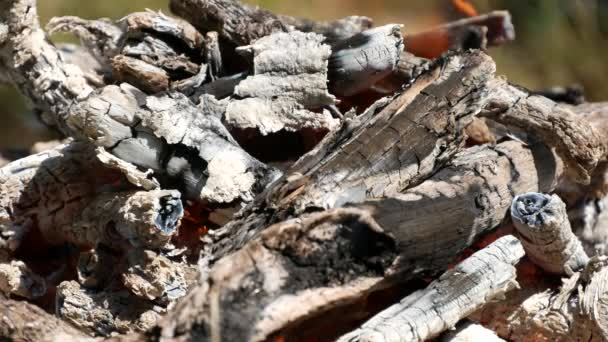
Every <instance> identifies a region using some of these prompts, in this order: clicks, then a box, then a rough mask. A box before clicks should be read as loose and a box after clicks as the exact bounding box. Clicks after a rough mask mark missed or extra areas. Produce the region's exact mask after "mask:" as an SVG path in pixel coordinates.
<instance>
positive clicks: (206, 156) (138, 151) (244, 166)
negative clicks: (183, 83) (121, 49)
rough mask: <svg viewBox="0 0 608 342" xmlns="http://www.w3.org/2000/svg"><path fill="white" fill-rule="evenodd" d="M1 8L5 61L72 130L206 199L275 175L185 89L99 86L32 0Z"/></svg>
mask: <svg viewBox="0 0 608 342" xmlns="http://www.w3.org/2000/svg"><path fill="white" fill-rule="evenodd" d="M0 10H1V15H0V19H1V20H2V22H3V23H6V25H7V28H8V30H7V34H6V35H5V40H4V45H3V48H2V51H1V54H0V55H1V56H0V59H1V60H2V64H3V66H4V67H6V68H7V71H8V72H9V74H10V75H12V79H13V81H14V83H15V84H16V85H17V86H18V88H19V89H20V90H21V91H22V92H23V93H24V94H26V96H27V97H29V98H30V99H31V100H32V101H33V102H34V104H35V106H36V107H37V108H39V109H43V110H45V111H47V112H48V113H50V114H51V116H52V117H53V118H54V121H55V124H56V125H57V126H58V127H59V128H60V129H61V130H62V131H63V132H64V133H66V134H67V135H70V136H73V137H77V138H81V139H84V140H89V141H91V142H93V143H94V144H96V145H97V146H102V147H105V148H108V149H110V150H112V152H114V151H113V150H114V149H118V150H117V151H121V152H120V155H118V153H117V152H114V154H115V155H117V156H119V157H120V158H123V159H125V161H127V162H132V163H134V164H136V165H138V166H140V167H142V168H150V169H153V170H154V171H155V172H156V173H158V174H159V175H162V176H167V177H169V178H172V179H173V180H174V181H177V182H178V183H182V187H183V190H184V194H185V197H186V198H188V199H194V200H197V201H200V202H210V203H222V204H225V203H233V202H236V203H240V202H241V201H249V200H251V199H252V198H253V196H254V194H255V193H257V192H259V191H261V190H262V189H263V187H264V186H265V185H266V184H268V182H270V181H271V180H273V179H274V178H275V177H276V176H277V173H276V171H275V170H273V169H271V168H268V167H267V166H265V165H264V164H262V163H260V162H259V161H257V160H256V159H254V158H253V157H251V156H250V155H248V154H247V153H246V152H245V151H243V150H242V149H241V148H240V147H239V146H238V145H237V144H236V142H235V141H234V140H233V139H232V138H231V137H230V135H229V133H228V131H227V130H226V129H225V128H224V126H223V125H222V124H221V122H220V120H219V119H218V118H216V117H212V116H205V117H199V116H198V115H197V114H198V109H197V108H196V107H195V106H194V104H192V103H190V102H189V101H188V99H187V98H185V96H182V95H180V94H167V95H163V96H149V97H146V96H145V94H143V93H142V92H141V91H139V90H137V89H135V88H133V87H129V86H126V85H123V87H117V86H114V85H111V86H106V87H103V88H101V89H99V90H97V91H95V92H93V89H92V88H91V87H90V86H88V85H87V83H86V80H85V78H84V77H83V76H82V73H81V72H80V71H79V69H78V68H76V67H74V66H70V65H66V64H65V63H63V61H62V59H61V58H60V56H59V55H58V52H57V50H56V49H55V48H54V47H53V46H52V45H51V44H50V43H49V42H48V40H47V39H46V37H45V34H44V31H42V29H40V27H39V23H38V19H37V14H36V6H35V1H34V0H11V1H9V2H5V3H3V4H2V6H1V7H0ZM140 123H141V125H140ZM121 144H124V146H122V147H121V146H120V145H121ZM162 156H166V157H165V158H161V157H162ZM142 159H143V160H142ZM161 159H162V160H161Z"/></svg>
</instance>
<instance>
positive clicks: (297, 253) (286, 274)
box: [160, 141, 560, 341]
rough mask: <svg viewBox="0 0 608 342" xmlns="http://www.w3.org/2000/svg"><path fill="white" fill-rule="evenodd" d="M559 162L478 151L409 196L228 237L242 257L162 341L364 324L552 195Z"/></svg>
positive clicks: (215, 269) (207, 285)
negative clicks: (407, 288) (382, 305)
mask: <svg viewBox="0 0 608 342" xmlns="http://www.w3.org/2000/svg"><path fill="white" fill-rule="evenodd" d="M543 151H544V152H543ZM553 158H554V157H553V156H552V154H551V153H550V152H549V151H546V149H544V148H539V150H537V151H535V152H533V151H531V150H529V149H528V148H527V147H525V146H524V145H522V144H521V143H519V142H515V141H509V142H504V143H501V144H500V145H498V146H496V147H489V146H484V147H478V148H472V149H468V150H465V151H463V152H462V153H460V154H459V155H457V156H456V158H455V159H454V161H453V162H452V163H450V165H449V166H447V167H445V168H443V169H442V170H440V171H439V172H438V173H437V174H435V175H434V176H433V177H431V178H429V179H428V180H427V181H425V182H423V183H422V184H420V185H419V186H417V187H413V188H411V189H409V190H406V191H404V192H403V193H402V194H397V195H393V196H386V197H383V198H380V199H376V200H371V199H370V200H368V201H365V202H363V203H359V204H351V205H346V206H345V207H343V208H335V209H329V210H327V211H321V212H317V213H313V214H299V215H297V214H296V216H297V217H296V218H293V219H291V220H287V221H284V222H279V223H276V224H274V225H271V226H270V227H268V228H266V229H263V230H260V231H259V232H258V233H257V234H255V235H253V237H250V240H249V241H248V242H247V243H246V244H244V245H242V246H239V245H238V244H237V241H236V239H235V238H234V236H227V237H224V238H227V239H229V240H231V241H232V244H231V248H234V249H233V251H234V252H233V253H231V254H223V253H227V250H218V251H216V252H215V253H214V255H213V257H214V258H220V259H219V260H217V261H216V262H215V263H214V264H213V266H212V268H211V269H210V272H209V275H208V276H209V278H208V279H207V280H205V281H204V282H203V283H202V284H201V285H198V286H196V287H195V288H194V289H193V290H192V291H191V292H190V294H189V295H187V296H186V297H185V298H184V300H182V301H180V302H178V304H177V306H176V308H175V311H174V313H172V314H169V315H168V316H167V317H166V318H165V319H164V320H163V321H162V323H161V324H160V325H161V327H162V331H161V332H160V336H163V337H165V338H173V337H176V336H178V335H182V334H183V333H184V332H185V333H186V334H187V335H186V336H182V337H184V338H194V339H198V338H202V339H204V338H211V337H212V336H221V337H222V339H225V340H252V341H258V340H264V339H266V338H269V337H272V336H279V335H280V336H285V337H286V338H289V336H291V335H289V334H290V332H293V331H298V326H300V324H304V322H307V321H309V320H314V319H318V320H322V317H324V316H323V315H325V314H328V312H331V311H332V310H337V311H338V312H341V313H342V314H341V315H342V316H341V317H342V319H347V317H351V319H352V317H353V316H355V317H357V315H361V314H362V313H361V312H358V311H357V310H352V311H348V312H345V311H340V310H345V308H346V307H348V305H349V304H355V303H360V302H361V301H362V300H363V299H364V298H366V297H367V296H369V295H370V294H371V293H374V292H375V291H379V290H381V289H385V288H387V287H389V286H391V285H395V284H396V283H399V282H403V281H406V280H408V279H416V278H420V277H424V276H425V275H431V274H436V273H437V272H441V271H444V270H445V268H446V267H447V265H448V264H449V263H450V262H452V261H453V260H454V258H455V256H457V255H458V254H459V253H461V252H463V251H464V250H465V249H466V248H467V247H468V246H470V245H471V244H472V243H473V241H475V240H476V237H478V236H479V235H480V234H483V233H484V232H488V231H490V230H491V229H492V228H494V227H496V226H497V225H499V224H500V223H501V221H502V220H503V219H504V217H505V215H506V213H507V212H508V209H509V206H510V204H511V201H512V199H513V197H514V196H515V194H516V193H519V192H520V191H531V189H538V188H543V189H545V190H544V191H549V190H550V189H551V188H552V187H553V186H554V185H555V179H556V178H558V177H559V174H560V171H559V166H558V165H557V164H556V160H555V159H553ZM523 175H525V176H523ZM549 179H552V180H553V181H548V180H549ZM430 212H432V213H433V215H428V213H430ZM438 213H441V214H440V215H438ZM258 215H263V214H258ZM454 222H458V224H457V225H455V224H454ZM216 238H217V237H216ZM222 256H224V257H223V258H222ZM218 310H219V311H218ZM245 322H247V323H246V324H245Z"/></svg>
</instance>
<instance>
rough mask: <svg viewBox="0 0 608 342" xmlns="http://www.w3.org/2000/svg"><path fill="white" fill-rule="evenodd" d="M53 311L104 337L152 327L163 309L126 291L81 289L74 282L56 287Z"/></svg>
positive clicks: (82, 328)
mask: <svg viewBox="0 0 608 342" xmlns="http://www.w3.org/2000/svg"><path fill="white" fill-rule="evenodd" d="M55 310H56V314H57V315H58V316H59V317H60V318H62V319H63V320H65V321H67V322H69V323H70V324H72V325H74V326H75V327H77V328H78V329H80V330H81V331H84V332H86V333H89V334H93V335H101V336H107V335H109V334H110V333H112V332H115V331H116V332H119V333H123V334H124V333H128V332H133V331H139V332H144V331H146V330H148V329H150V328H152V327H153V326H154V325H155V324H156V321H157V320H158V318H159V317H160V314H161V313H163V312H164V309H163V308H161V307H159V306H156V305H155V304H154V303H153V302H150V301H147V300H144V299H140V298H138V297H136V296H134V295H132V294H130V293H129V292H128V291H125V290H118V291H111V290H108V291H100V292H97V291H95V290H89V289H84V288H82V287H81V286H80V285H79V284H78V283H77V282H75V281H66V282H63V283H61V284H59V286H58V287H57V297H56V309H55Z"/></svg>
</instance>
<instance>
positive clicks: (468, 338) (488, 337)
mask: <svg viewBox="0 0 608 342" xmlns="http://www.w3.org/2000/svg"><path fill="white" fill-rule="evenodd" d="M440 341H441V342H477V341H484V342H504V340H503V339H502V338H500V337H498V335H496V333H495V332H494V331H492V330H490V329H487V328H485V327H484V326H483V325H481V324H476V323H473V322H471V321H465V322H462V321H461V322H460V323H459V324H458V325H457V326H456V328H455V330H453V331H448V332H446V333H445V334H443V335H442V337H441V339H440Z"/></svg>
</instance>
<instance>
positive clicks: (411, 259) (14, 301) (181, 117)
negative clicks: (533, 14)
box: [0, 0, 608, 342]
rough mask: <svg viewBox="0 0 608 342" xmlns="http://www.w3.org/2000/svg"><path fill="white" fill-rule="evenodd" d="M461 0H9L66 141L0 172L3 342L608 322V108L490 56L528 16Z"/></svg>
mask: <svg viewBox="0 0 608 342" xmlns="http://www.w3.org/2000/svg"><path fill="white" fill-rule="evenodd" d="M453 5H454V6H455V8H456V9H458V11H459V12H460V13H461V14H462V15H463V18H461V19H460V20H457V21H453V22H448V23H445V24H443V25H441V26H438V27H435V28H429V29H428V30H423V31H421V32H418V33H409V32H407V31H405V30H404V29H403V26H402V25H401V24H400V23H394V24H387V25H384V26H374V25H373V21H372V19H370V18H367V17H361V16H349V17H345V18H343V19H339V20H335V21H326V22H321V21H313V20H309V19H303V18H295V17H291V16H287V15H281V14H275V13H272V12H270V11H267V10H265V9H262V8H257V7H252V6H249V5H245V4H242V3H240V2H238V1H235V0H170V9H171V12H172V15H167V14H164V13H161V12H157V11H151V10H147V11H142V12H136V13H131V14H129V15H127V16H126V17H124V18H122V19H120V20H117V21H112V20H109V19H98V20H85V19H82V18H78V17H72V16H66V17H58V18H53V19H52V20H51V21H50V22H49V23H48V25H47V27H46V28H44V29H43V28H41V26H40V23H39V21H38V17H37V13H36V1H35V0H5V1H3V2H2V3H1V4H0V44H1V49H0V75H1V76H2V77H0V78H1V79H2V80H3V81H6V82H10V83H12V84H13V85H14V86H15V87H16V88H17V89H18V90H19V91H20V92H21V93H22V94H23V95H25V96H26V97H27V98H28V99H29V100H30V102H31V105H32V106H33V108H34V109H35V110H36V111H38V112H39V113H41V115H40V118H41V120H42V121H44V123H45V124H47V125H49V126H51V127H53V128H54V129H56V130H57V131H59V132H61V134H63V136H64V137H65V139H64V140H62V141H55V142H49V143H45V144H41V145H37V148H36V150H34V151H32V154H31V155H29V156H24V157H23V158H21V159H15V160H11V161H5V162H3V163H4V164H5V165H3V166H2V167H1V168H0V256H1V257H0V293H2V294H3V295H1V296H0V311H1V315H0V336H1V337H2V339H7V340H19V341H45V340H53V341H67V340H79V341H85V340H96V341H99V340H112V341H144V340H151V341H174V340H176V341H189V340H193V341H207V340H208V341H213V342H219V341H276V342H283V341H334V340H337V341H344V342H346V341H349V342H350V341H378V342H379V341H423V340H429V339H435V338H438V339H440V340H442V341H443V340H445V341H474V340H475V341H477V340H484V339H486V340H489V341H500V340H509V341H580V340H584V341H604V340H606V339H608V316H607V313H608V307H607V305H606V303H607V302H608V285H607V284H606V279H608V266H607V265H608V259H607V258H606V256H604V255H605V253H606V252H607V242H608V233H607V230H606V224H607V222H608V221H607V220H608V218H607V216H606V210H605V206H606V205H607V203H608V202H606V201H607V198H608V197H607V196H606V193H607V189H608V185H607V181H606V174H607V173H606V172H607V171H606V170H607V166H606V165H608V164H607V160H606V156H607V154H608V140H607V137H608V129H607V128H608V124H607V122H608V105H607V104H605V103H589V102H586V101H585V99H584V96H583V94H582V92H581V90H580V89H577V88H559V87H557V88H552V89H548V90H542V89H541V90H528V89H525V88H523V87H521V86H518V85H515V84H512V83H510V82H509V81H508V80H507V79H506V78H505V77H502V76H500V75H498V74H496V66H495V63H494V61H493V60H492V58H491V57H490V56H489V55H488V54H487V53H486V51H487V49H489V48H491V47H493V46H497V45H502V44H505V43H508V42H510V41H512V40H514V39H515V29H514V27H513V25H512V23H511V16H510V14H509V13H508V12H506V11H494V12H491V13H485V14H480V13H478V12H477V11H476V9H475V8H474V7H473V6H472V5H471V4H470V3H469V2H467V1H462V0H459V1H456V0H454V1H453ZM54 32H67V33H71V34H73V35H75V36H77V37H78V38H79V39H80V42H81V43H80V45H71V44H58V45H54V44H52V43H51V42H50V40H49V39H48V38H47V35H48V34H50V33H54ZM11 159H12V158H11Z"/></svg>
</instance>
